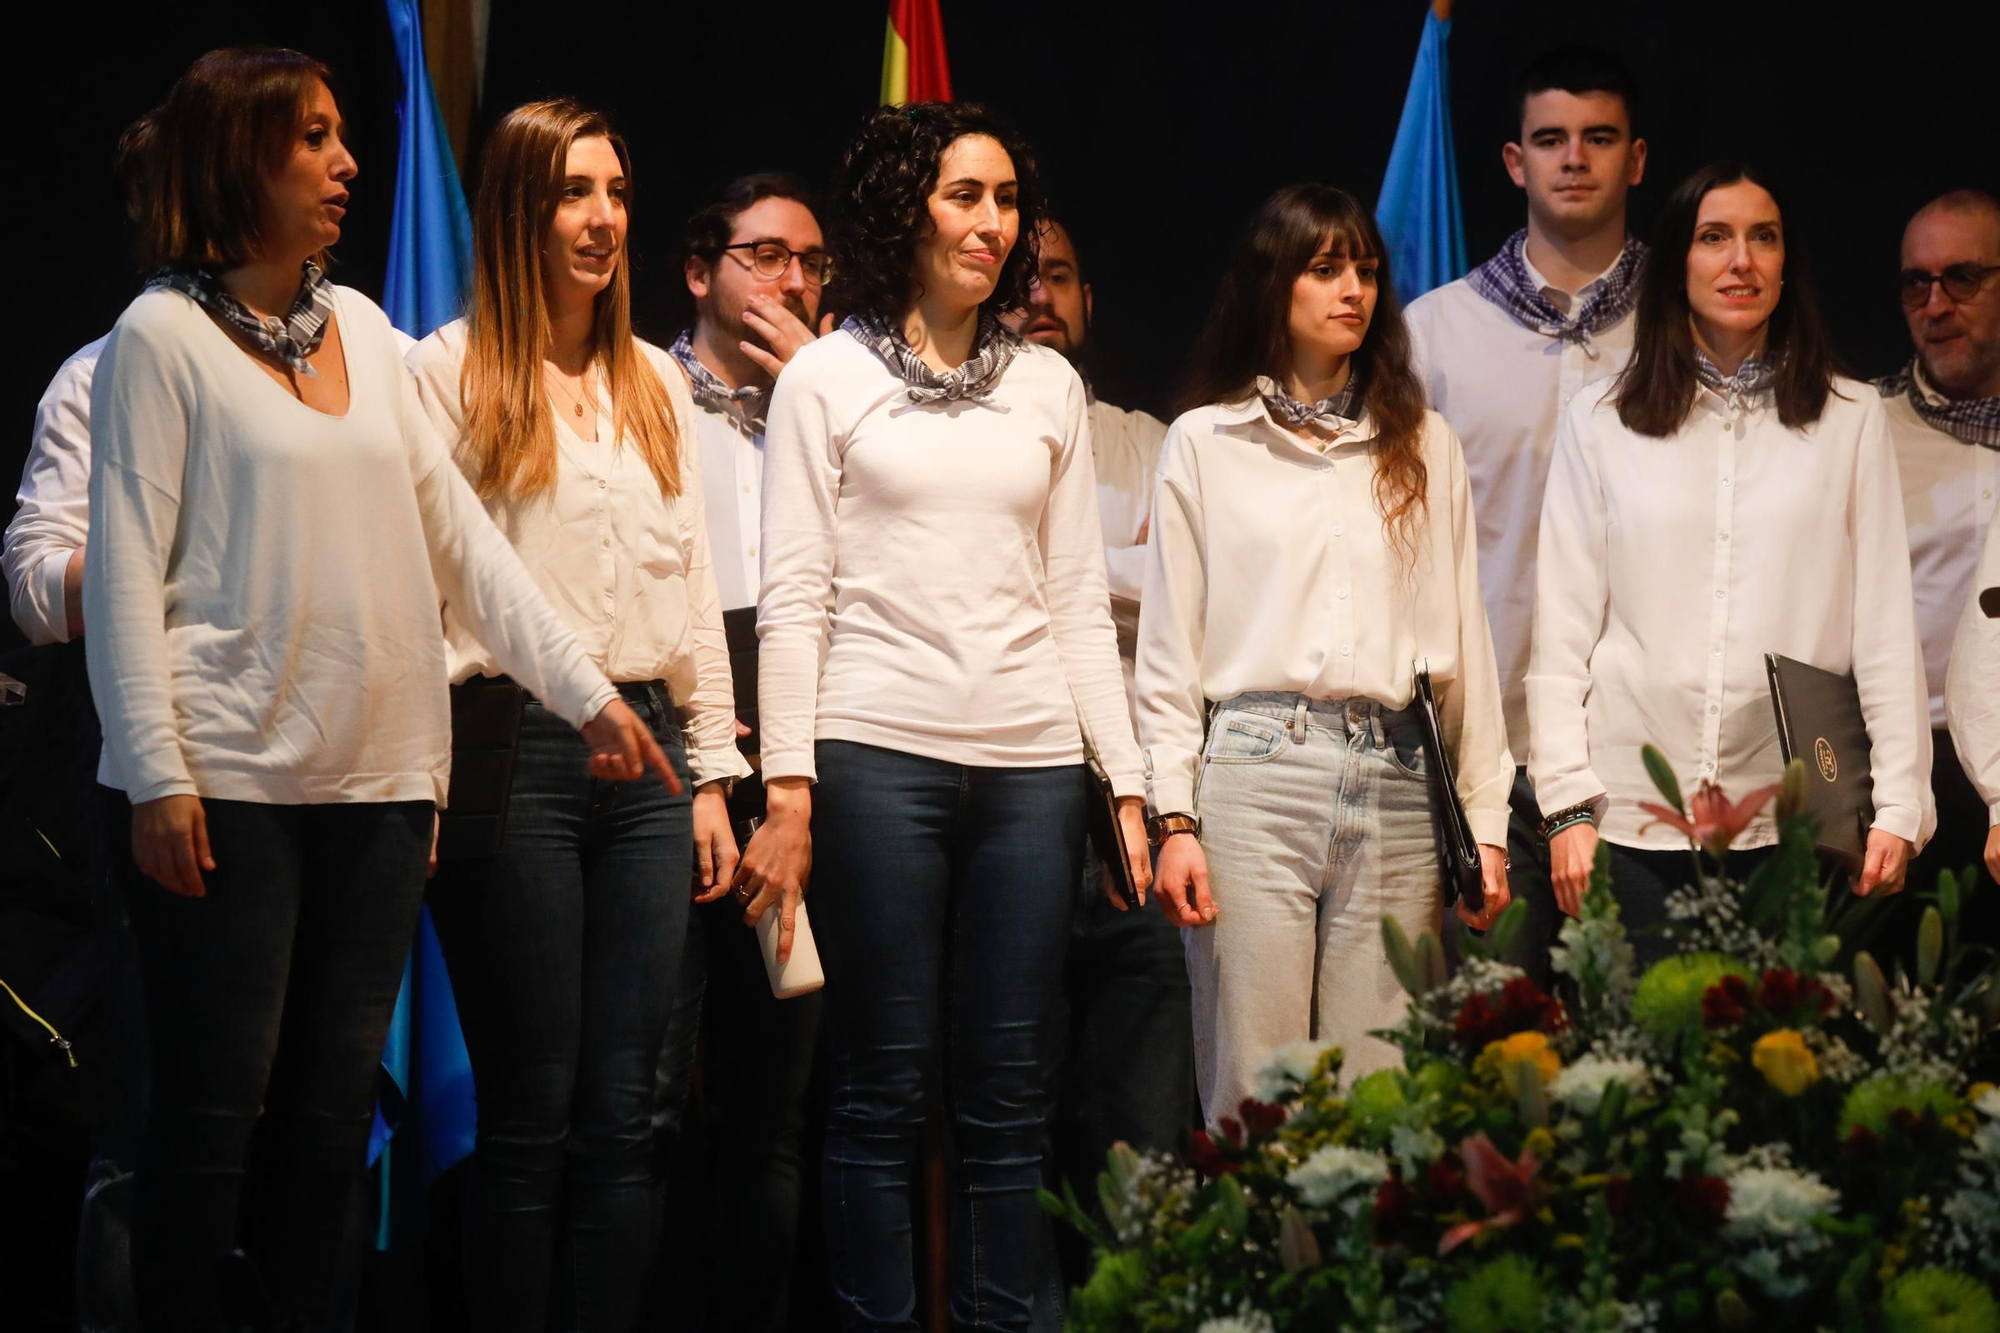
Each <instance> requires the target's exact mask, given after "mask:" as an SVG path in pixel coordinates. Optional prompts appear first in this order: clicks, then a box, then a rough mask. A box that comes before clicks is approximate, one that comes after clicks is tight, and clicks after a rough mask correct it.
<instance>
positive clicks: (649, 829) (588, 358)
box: [409, 100, 747, 1333]
mask: <svg viewBox="0 0 2000 1333" xmlns="http://www.w3.org/2000/svg"><path fill="white" fill-rule="evenodd" d="M630 193H631V159H630V155H629V154H628V152H627V151H626V147H625V143H624V140H622V139H621V138H620V137H619V136H618V135H617V134H616V132H614V131H613V130H612V128H611V125H610V123H609V122H608V121H607V120H606V119H605V117H604V116H602V115H601V114H599V113H597V112H594V111H591V110H589V109H587V108H585V107H582V106H579V105H577V104H576V103H574V102H571V101H567V100H558V101H549V102H532V103H529V104H527V105H525V106H521V107H517V108H516V109H515V110H513V111H512V112H510V113H508V115H507V116H506V117H505V118H504V119H503V120H502V121H501V122H500V124H499V125H498V127H496V128H495V130H494V131H493V135H492V138H491V139H490V140H489V141H488V142H487V145H486V150H485V154H484V157H483V160H482V164H481V172H480V181H479V192H478V197H477V201H476V203H475V206H474V209H473V225H474V237H475V262H474V285H473V299H472V311H471V314H470V315H469V316H468V317H467V318H465V319H462V320H458V321H456V322H454V323H451V324H448V325H446V326H445V327H443V328H441V329H439V330H438V331H437V332H435V333H433V334H432V335H431V336H430V337H429V338H426V339H425V340H424V341H423V342H422V343H420V344H418V345H417V346H416V347H415V348H414V349H413V350H412V351H411V352H410V354H409V364H410V367H411V369H412V370H413V371H414V372H415V374H416V377H417V383H418V392H419V395H420V396H421V398H422V399H423V402H424V406H425V408H426V410H427V411H429V413H430V415H431V417H432V419H433V420H434V421H435V422H436V424H437V426H438V428H439V429H440V431H442V432H443V433H444V434H445V436H446V438H447V439H449V440H451V441H452V442H453V443H454V445H455V448H456V450H457V456H458V462H459V466H460V468H461V469H462V470H463V471H464V473H465V474H466V477H467V478H468V479H469V480H470V481H471V482H472V484H473V487H474V489H475V490H476V491H477V492H478V493H479V496H480V498H481V499H482V500H484V502H485V504H486V508H487V511H488V513H490V514H491V515H492V517H493V519H494V521H495V522H496V523H498V524H499V526H500V529H501V531H502V532H504V533H505V534H506V535H507V536H508V538H509V539H510V540H512V542H513V543H514V547H515V549H516V550H517V551H518V552H519V553H520V555H521V558H522V560H523V561H524V562H525V563H526V564H527V566H528V569H529V572H530V573H532V574H533V576H534V578H535V580H536V582H537V583H539V584H540V585H541V588H542V590H543V592H544V593H545V594H546V595H547V596H548V598H549V600H550V601H551V602H552V603H554V605H555V606H556V607H557V608H558V609H559V610H560V611H561V613H562V615H563V617H564V618H565V619H566V620H567V621H568V622H569V624H570V626H571V628H572V629H573V630H574V631H575V633H576V635H577V638H578V641H579V642H580V643H581V644H582V645H583V647H584V650H585V651H586V652H587V653H589V654H590V656H591V657H592V658H593V659H594V660H595V661H596V663H597V664H598V666H600V667H601V668H602V669H603V671H604V672H605V674H606V676H608V677H609V678H610V679H611V680H612V681H613V682H614V683H616V684H617V686H618V690H619V692H620V693H621V694H622V695H623V696H624V697H625V698H626V700H627V701H628V702H630V703H631V705H632V706H633V707H634V708H635V709H636V710H638V712H639V713H640V715H641V716H642V717H644V718H646V719H647V720H648V721H649V722H650V724H651V726H652V730H653V735H654V736H655V737H656V738H657V739H658V741H659V743H660V745H661V747H662V748H663V749H664V750H665V751H666V752H667V754H668V755H669V756H670V758H671V759H672V762H673V763H674V765H675V767H676V768H677V769H679V770H681V771H683V772H686V773H688V774H689V776H690V785H691V786H693V787H694V789H695V791H694V795H693V797H692V799H691V800H690V798H689V797H687V796H685V795H675V794H670V793H668V792H666V791H665V790H663V789H659V788H652V787H649V788H645V789H643V790H641V789H619V788H613V787H611V786H609V785H606V784H602V783H597V782H593V781H588V780H585V779H583V778H582V777H580V776H579V775H578V774H577V773H576V772H575V771H573V770H575V768H576V765H575V763H574V762H573V761H574V755H573V753H572V752H573V751H574V750H575V748H576V742H575V740H574V739H573V738H572V737H571V736H570V735H569V734H568V733H567V732H566V731H565V730H563V729H562V728H560V727H558V726H557V725H555V720H554V719H553V718H552V717H550V716H549V715H548V713H547V711H546V710H545V709H544V708H543V707H541V705H540V703H539V702H538V701H536V700H534V699H532V698H530V699H528V700H527V701H526V704H525V706H524V708H523V713H522V721H521V728H520V741H519V746H518V750H517V753H516V758H515V765H514V774H513V786H512V791H511V795H510V798H509V803H508V808H507V815H506V821H505V830H504V832H503V834H502V835H501V841H500V846H499V850H498V852H497V853H496V854H495V855H494V856H493V857H492V858H491V859H490V861H488V862H485V863H483V864H477V865H473V866H468V867H466V868H465V870H464V871H463V873H448V874H447V878H446V882H444V883H442V884H441V885H440V886H439V887H438V889H437V890H436V891H435V892H434V893H433V895H432V900H433V907H432V910H433V914H434V916H435V918H436V921H437V926H438V932H439V938H440V940H441V941H442V943H443V945H444V949H445V957H446V961H447V963H448V964H449V965H450V968H451V974H452V984H453V989H454V990H455V992H456V995H457V1000H458V1009H459V1017H460V1020H461V1022H462V1023H463V1025H464V1028H465V1035H466V1045H467V1049H468V1051H469V1053H470V1055H471V1057H472V1069H473V1081H474V1084H475V1087H476V1090H477V1093H478V1101H479V1129H478V1147H477V1151H476V1154H475V1157H474V1165H473V1173H472V1183H471V1192H470V1197H469V1198H468V1201H467V1207H466V1219H467V1220H466V1229H467V1245H466V1277H467V1285H468V1289H469V1292H470V1298H471V1306H472V1312H473V1322H474V1323H475V1325H476V1326H477V1327H479V1328H481V1329H523V1330H534V1331H535V1333H540V1330H541V1329H543V1328H544V1327H545V1326H547V1325H548V1324H549V1322H550V1313H551V1309H552V1307H553V1308H555V1309H556V1310H557V1314H556V1318H555V1321H554V1322H555V1325H556V1326H557V1327H560V1328H565V1329H607V1330H624V1329H629V1328H630V1327H631V1326H632V1324H633V1321H634V1319H635V1318H636V1317H637V1311H638V1307H639V1302H640V1300H641V1297H642V1295H643V1292H644V1290H645V1285H646V1279H647V1271H648V1267H649V1263H650V1259H651V1256H652V1252H653V1245H654V1241H653V1233H654V1226H655V1200H654V1175H653V1167H652V1156H651V1126H650V1116H651V1109H652V1102H651V1098H652V1088H653V1082H652V1080H653V1067H654V1061H655V1057H656V1056H657V1054H658V1051H659V1048H660V1042H661V1040H662V1038H663V1036H664V1035H665V1030H666V1024H667V1011H668V998H669V997H670V996H671V995H672V994H673V993H674V989H675V988H674V984H673V981H672V977H671V975H670V974H671V972H672V970H673V968H674V966H675V964H676V962H677V960H678V959H679V958H680V957H681V950H682V944H683V941H684V939H685V936H686V932H687V923H688V903H689V897H690V895H689V892H688V890H687V889H686V888H685V887H684V885H685V880H684V879H683V878H682V877H683V876H685V875H686V874H688V871H689V867H690V866H693V867H694V868H695V873H696V878H697V880H698V883H697V884H696V886H695V894H696V896H698V897H699V898H700V899H701V900H702V901H708V900H710V899H713V898H717V897H720V896H721V895H722V894H723V893H724V892H726V891H727V887H728V884H729V881H730V876H731V874H732V873H733V871H734V866H735V862H736V846H735V841H734V839H733V837H732V836H731V833H730V827H729V813H728V810H727V807H726V803H725V798H726V791H727V787H728V784H729V783H730V782H731V781H732V780H733V779H734V778H736V777H738V776H740V775H742V774H743V773H745V772H747V769H746V767H745V765H744V764H743V761H742V759H741V758H740V757H739V756H738V754H737V751H736V744H735V733H734V726H733V708H732V702H731V700H732V695H731V690H730V680H729V661H728V656H727V652H726V649H725V647H724V643H723V633H722V612H721V609H720V604H719V602H718V600H717V596H716V590H715V578H714V573H713V570H712V568H711V567H710V564H709V552H708V536H707V531H706V529H705V527H704V526H703V522H702V508H701V485H700V479H699V476H698V473H697V468H698V466H699V459H700V451H699V450H697V449H690V448H684V447H683V444H684V442H686V441H691V440H693V439H694V429H693V411H694V408H693V404H692V402H691V400H690V399H689V396H688V389H687V385H686V381H685V380H684V379H683V378H682V377H681V375H680V372H679V370H678V369H677V368H676V367H674V365H673V363H672V362H671V361H670V360H669V359H668V358H667V355H666V353H665V352H663V351H661V350H660V349H659V348H656V347H654V346H652V345H651V344H649V343H645V342H641V341H640V340H639V339H637V338H635V337H634V336H633V335H632V328H631V316H630V309H631V266H630V259H629V257H628V252H627V249H626V223H627V206H628V203H629V199H630ZM461 611H462V609H461V608H457V607H454V606H453V605H451V604H450V603H449V602H447V603H446V606H445V622H446V635H447V639H448V641H449V647H450V653H451V674H452V679H453V680H454V681H458V682H463V683H462V684H460V685H458V686H457V687H456V688H458V689H460V690H489V691H490V690H496V689H497V690H507V689H510V688H511V682H507V681H506V680H505V679H504V677H499V668H498V666H497V665H496V664H495V663H494V661H493V659H492V657H491V656H490V655H489V654H488V653H487V651H486V649H485V648H484V647H483V646H482V644H481V643H480V641H479V640H478V638H477V637H476V636H474V635H473V634H471V633H469V632H468V627H467V626H466V624H465V621H464V618H463V616H462V614H461ZM496 678H497V679H496ZM677 709H679V710H682V711H684V712H685V714H686V716H687V719H688V720H687V723H686V730H685V732H683V729H682V723H681V722H680V721H679V720H678V719H677V712H676V710H677ZM691 842H692V845H690V844H691ZM558 1256H560V1260H561V1262H560V1264H558V1262H557V1260H558Z"/></svg>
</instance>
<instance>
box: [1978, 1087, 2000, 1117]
mask: <svg viewBox="0 0 2000 1333" xmlns="http://www.w3.org/2000/svg"><path fill="white" fill-rule="evenodd" d="M1972 1109H1973V1110H1975V1111H1977V1112H1979V1114H1981V1115H1990V1116H1992V1117H1993V1118H1994V1119H1996V1120H2000V1085H1996V1086H1994V1087H1991V1088H1988V1089H1987V1090H1986V1091H1985V1092H1983V1093H1981V1094H1980V1096H1979V1100H1978V1101H1976V1102H1974V1103H1973V1104H1972Z"/></svg>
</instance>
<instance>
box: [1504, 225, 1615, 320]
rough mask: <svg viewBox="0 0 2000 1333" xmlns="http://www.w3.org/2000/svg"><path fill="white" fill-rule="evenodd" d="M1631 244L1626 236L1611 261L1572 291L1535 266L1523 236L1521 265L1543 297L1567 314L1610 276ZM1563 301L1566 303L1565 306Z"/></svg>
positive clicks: (1588, 297)
mask: <svg viewBox="0 0 2000 1333" xmlns="http://www.w3.org/2000/svg"><path fill="white" fill-rule="evenodd" d="M1631 244H1632V242H1631V239H1630V238H1629V237H1628V238H1627V239H1626V241H1625V244H1624V245H1621V246H1619V247H1618V253H1617V254H1615V255H1613V256H1612V257H1611V262H1610V263H1609V264H1606V265H1605V266H1604V270H1603V271H1602V272H1600V273H1599V274H1598V275H1597V276H1596V277H1594V278H1592V279H1591V280H1590V281H1589V282H1586V283H1584V284H1583V286H1581V287H1579V288H1577V289H1576V290H1575V291H1573V292H1566V291H1564V290H1563V289H1562V288H1560V287H1558V286H1556V285H1555V284H1554V283H1553V282H1550V281H1549V278H1548V275H1547V274H1545V273H1543V272H1542V271H1541V270H1540V269H1538V268H1536V267H1535V261H1534V260H1532V259H1530V258H1528V242H1527V238H1526V237H1525V236H1524V237H1523V238H1522V240H1521V267H1522V268H1524V269H1526V270H1527V271H1528V280H1529V281H1530V282H1532V283H1534V284H1535V286H1536V288H1537V289H1539V290H1540V291H1541V293H1542V297H1543V299H1545V300H1547V301H1548V303H1549V304H1550V305H1553V306H1555V307H1556V308H1557V309H1559V310H1562V311H1563V313H1565V314H1567V313H1569V311H1571V310H1574V309H1576V308H1577V307H1578V306H1580V305H1582V304H1583V303H1584V302H1585V301H1587V300H1589V299H1590V294H1591V293H1592V292H1594V291H1596V290H1597V289H1598V288H1599V287H1602V286H1603V285H1604V280H1605V279H1606V278H1608V277H1609V276H1611V271H1612V270H1613V269H1615V268H1617V267H1618V261H1619V260H1621V259H1623V258H1624V257H1625V251H1626V248H1627V247H1629V246H1630V245H1631ZM1557 297H1561V298H1562V300H1557V299H1556V298H1557ZM1565 302H1567V303H1568V304H1567V305H1566V306H1565V304H1564V303H1565Z"/></svg>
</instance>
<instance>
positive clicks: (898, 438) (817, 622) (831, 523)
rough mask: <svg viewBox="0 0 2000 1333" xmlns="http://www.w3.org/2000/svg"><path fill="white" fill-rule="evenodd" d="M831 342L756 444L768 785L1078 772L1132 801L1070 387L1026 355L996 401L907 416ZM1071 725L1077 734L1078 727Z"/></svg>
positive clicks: (1086, 473) (883, 379)
mask: <svg viewBox="0 0 2000 1333" xmlns="http://www.w3.org/2000/svg"><path fill="white" fill-rule="evenodd" d="M908 388H909V386H908V385H907V384H906V383H905V382H904V380H903V379H902V377H901V376H900V375H898V374H896V373H894V372H893V371H891V370H890V369H889V368H888V366H886V365H885V364H883V361H882V358H881V357H880V356H878V355H876V353H875V352H874V351H873V350H871V349H870V348H867V347H864V346H863V345H862V344H861V343H860V342H858V341H856V340H855V338H854V337H853V335H851V334H849V333H846V332H844V331H837V332H834V333H832V334H829V335H828V336H826V337H824V338H821V339H819V340H818V341H816V342H813V343H810V344H808V345H807V346H806V347H804V348H802V349H801V350H800V351H799V353H798V355H796V356H794V357H793V358H792V360H791V361H790V362H789V363H788V364H787V365H786V366H785V370H784V373H783V374H781V375H780V376H778V385H777V390H776V392H775V393H774V394H773V396H772V400H771V409H770V416H769V422H768V428H767V430H766V434H765V445H764V524H763V543H764V586H763V593H762V596H761V597H760V598H759V600H758V603H757V631H758V636H759V659H758V713H759V716H760V719H761V723H762V726H761V730H762V733H763V765H764V776H765V778H766V779H770V778H777V777H807V778H810V777H812V776H814V767H813V742H814V740H815V739H819V740H845V741H855V742H859V743H861V744H865V745H875V746H880V747H883V748H886V749H893V750H900V751H903V752H904V753H908V754H915V755H922V756H925V757H927V758H932V759H942V760H945V761H947V762H950V763H958V764H968V765H983V766H995V767H1018V768H1045V767H1054V766H1057V765H1063V764H1074V763H1079V762H1081V760H1082V758H1083V735H1082V731H1081V729H1080V728H1079V721H1080V722H1081V726H1082V727H1084V728H1088V730H1089V735H1090V740H1091V743H1092V744H1093V745H1094V746H1095V748H1096V750H1097V753H1098V755H1099V757H1100V759H1101V760H1102V762H1103V764H1104V767H1105V770H1106V772H1107V773H1108V774H1109V776H1110V778H1111V781H1112V785H1113V787H1114V788H1115V789H1116V790H1117V792H1118V793H1119V794H1120V795H1132V796H1137V795H1140V794H1141V792H1142V780H1141V777H1140V771H1139V754H1138V749H1137V747H1136V746H1135V745H1134V743H1133V740H1132V723H1131V719H1130V717H1129V715H1128V714H1127V712H1126V706H1125V689H1124V681H1123V679H1122V677H1121V676H1120V673H1119V668H1118V646H1117V642H1116V640H1115V639H1114V637H1113V635H1112V628H1111V608H1110V594H1109V592H1108V591H1107V589H1106V586H1105V576H1104V538H1103V535H1102V533H1101V532H1100V530H1099V526H1098V519H1097V496H1096V484H1095V478H1094V476H1093V472H1092V467H1091V454H1090V429H1089V426H1088V425H1087V424H1086V417H1085V412H1084V389H1083V381H1082V380H1080V379H1078V378H1077V374H1076V372H1075V371H1074V370H1072V369H1071V368H1070V365H1069V363H1068V362H1067V361H1065V360H1064V359H1063V358H1062V357H1061V355H1059V354H1058V353H1056V352H1052V351H1050V350H1049V349H1047V348H1045V347H1036V346H1032V345H1029V346H1024V347H1022V348H1020V349H1019V350H1018V351H1017V352H1016V353H1015V355H1014V358H1013V360H1012V361H1010V362H1009V363H1008V364H1007V368H1006V369H1005V371H1003V372H1002V374H1001V376H1000V379H999V382H998V383H997V384H996V385H995V386H994V388H993V391H992V392H991V394H990V395H989V396H988V397H986V398H984V399H980V400H971V401H968V400H965V399H957V400H952V401H947V402H941V403H929V404H922V405H919V404H913V403H911V402H910V401H909V398H908V394H907V390H908ZM1079 714H1080V717H1079Z"/></svg>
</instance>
